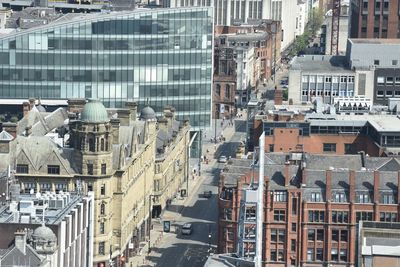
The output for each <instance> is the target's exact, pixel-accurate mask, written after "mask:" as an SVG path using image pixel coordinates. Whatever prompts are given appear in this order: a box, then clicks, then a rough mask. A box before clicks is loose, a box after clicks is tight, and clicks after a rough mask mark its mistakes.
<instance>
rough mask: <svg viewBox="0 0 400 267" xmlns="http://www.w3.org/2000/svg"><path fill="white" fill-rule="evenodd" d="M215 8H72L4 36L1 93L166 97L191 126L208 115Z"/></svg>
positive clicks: (155, 103) (109, 102) (113, 103)
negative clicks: (88, 11) (76, 10)
mask: <svg viewBox="0 0 400 267" xmlns="http://www.w3.org/2000/svg"><path fill="white" fill-rule="evenodd" d="M212 18H213V15H212V8H210V7H197V8H175V9H153V10H151V9H138V10H135V11H130V12H111V13H109V14H85V15H82V14H67V15H65V16H64V17H62V18H60V19H58V20H56V21H54V22H51V23H49V24H48V25H43V26H39V27H35V28H32V29H29V30H21V31H15V32H13V33H11V34H6V35H2V36H1V38H0V76H1V77H2V79H1V81H0V98H2V99H7V98H8V99H27V98H29V97H41V98H43V99H68V98H97V99H100V100H101V101H102V102H103V103H104V105H105V106H106V107H121V106H122V105H123V103H124V102H125V101H126V100H135V101H137V102H138V103H139V106H143V105H144V104H146V103H149V104H150V105H151V106H152V107H154V108H155V110H156V112H158V113H159V114H161V112H162V109H163V107H164V106H165V105H171V106H174V107H175V108H176V110H178V112H177V113H178V114H177V117H178V118H180V119H182V118H183V117H187V118H189V120H190V123H191V125H192V126H193V129H194V130H197V129H200V128H204V127H208V126H209V125H210V117H211V86H212V74H211V69H212V55H213V49H212V38H213V37H212V32H213V21H212Z"/></svg>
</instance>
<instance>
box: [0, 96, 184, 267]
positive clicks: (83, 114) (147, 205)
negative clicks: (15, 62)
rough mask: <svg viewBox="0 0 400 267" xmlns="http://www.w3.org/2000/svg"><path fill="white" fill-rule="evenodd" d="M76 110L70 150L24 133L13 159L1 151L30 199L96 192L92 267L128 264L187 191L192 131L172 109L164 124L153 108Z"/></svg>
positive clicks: (95, 104)
mask: <svg viewBox="0 0 400 267" xmlns="http://www.w3.org/2000/svg"><path fill="white" fill-rule="evenodd" d="M69 104H70V106H69V109H68V112H67V114H68V119H67V120H65V122H66V124H65V123H64V126H63V127H66V128H67V133H66V134H65V135H64V136H63V142H62V143H63V144H65V145H64V146H61V145H60V143H59V142H58V143H57V142H55V141H54V140H53V139H51V138H49V137H48V136H47V135H42V136H40V135H35V134H32V132H25V133H22V135H18V133H17V134H16V138H15V139H13V140H12V141H8V142H7V143H6V144H5V145H4V146H9V147H8V149H9V153H3V154H2V153H0V169H5V168H6V167H7V166H8V165H11V169H13V170H15V178H17V180H18V181H19V184H20V187H21V192H24V193H37V192H41V193H44V192H46V191H52V192H62V191H63V192H79V193H82V194H86V193H87V192H91V191H92V192H93V193H94V203H95V204H94V224H93V226H94V228H93V257H94V258H93V261H94V263H93V266H109V259H110V258H111V259H112V260H113V262H114V263H116V264H122V263H129V261H130V260H131V259H132V257H135V255H136V254H137V253H139V250H140V248H142V247H143V246H142V245H141V242H143V243H146V244H147V242H145V241H147V238H148V232H149V229H150V222H151V218H150V216H151V214H153V215H154V216H157V215H159V213H160V211H161V209H163V208H164V207H165V205H166V203H167V201H169V200H170V199H172V198H173V197H174V196H175V195H176V194H177V193H179V192H181V190H182V189H183V188H186V181H187V177H188V169H189V167H188V164H189V147H188V146H189V143H190V133H189V129H190V125H189V123H188V122H187V121H184V122H180V121H177V120H176V119H175V116H174V112H175V110H174V109H173V108H170V107H168V108H166V109H165V112H164V116H163V117H162V118H159V119H157V117H156V113H155V112H154V110H153V109H152V108H151V107H150V106H146V107H144V108H143V109H142V110H141V112H140V114H137V113H138V111H137V104H136V103H134V102H127V103H126V105H125V108H124V109H114V110H111V109H109V110H107V109H106V108H105V107H104V106H103V104H102V103H101V102H100V101H98V100H95V99H89V100H88V101H87V102H86V101H85V100H83V99H82V100H74V101H69ZM31 112H36V111H35V110H33V111H32V110H31V111H29V112H28V114H27V116H29V113H31ZM60 120H62V121H64V120H63V118H62V116H59V120H57V123H53V125H57V127H60V126H62V124H61V125H60ZM44 128H45V129H46V130H49V131H50V128H51V127H47V128H46V127H44ZM6 139H7V138H6ZM156 162H157V165H156ZM161 163H162V164H161ZM161 165H162V166H161ZM156 166H159V167H158V168H156ZM157 170H159V171H157ZM161 170H163V171H161ZM156 172H157V173H156ZM121 259H123V260H124V262H122V261H121ZM128 266H129V265H128Z"/></svg>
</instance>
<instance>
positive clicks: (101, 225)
mask: <svg viewBox="0 0 400 267" xmlns="http://www.w3.org/2000/svg"><path fill="white" fill-rule="evenodd" d="M99 230H100V234H104V223H103V222H101V223H100V224H99Z"/></svg>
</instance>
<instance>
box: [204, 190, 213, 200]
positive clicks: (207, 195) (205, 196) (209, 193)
mask: <svg viewBox="0 0 400 267" xmlns="http://www.w3.org/2000/svg"><path fill="white" fill-rule="evenodd" d="M211 196H212V192H211V191H204V192H203V197H204V198H210V197H211Z"/></svg>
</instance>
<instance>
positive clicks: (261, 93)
mask: <svg viewBox="0 0 400 267" xmlns="http://www.w3.org/2000/svg"><path fill="white" fill-rule="evenodd" d="M284 77H289V70H288V66H287V65H285V64H281V66H280V67H279V68H278V70H277V71H276V74H275V81H274V79H273V78H270V79H268V81H267V82H266V83H265V86H264V84H262V83H260V85H259V86H258V88H257V98H258V99H262V98H266V99H267V100H274V90H275V85H276V86H277V88H278V89H283V90H285V89H287V88H282V85H281V80H282V78H284ZM289 83H290V81H289Z"/></svg>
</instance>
